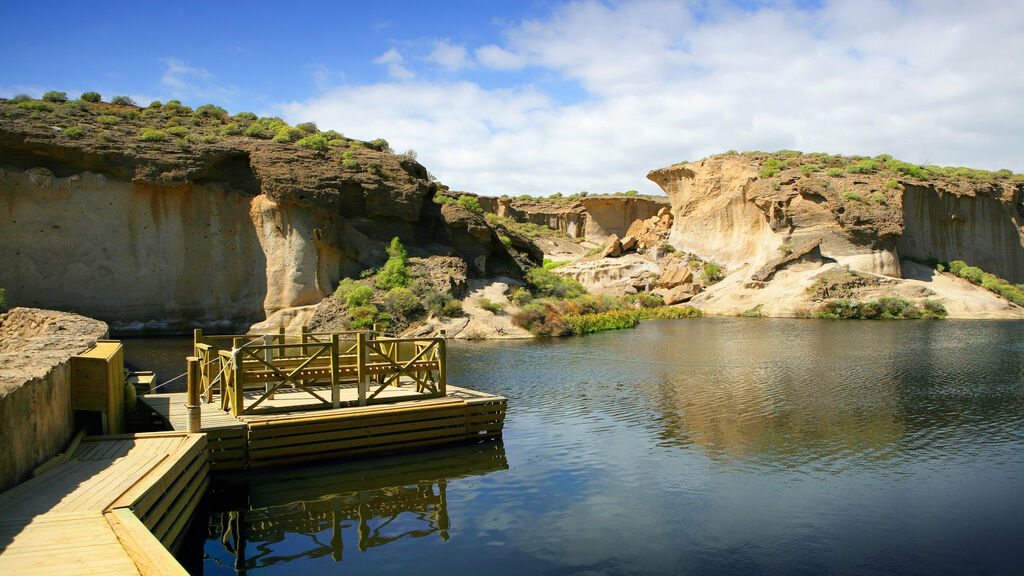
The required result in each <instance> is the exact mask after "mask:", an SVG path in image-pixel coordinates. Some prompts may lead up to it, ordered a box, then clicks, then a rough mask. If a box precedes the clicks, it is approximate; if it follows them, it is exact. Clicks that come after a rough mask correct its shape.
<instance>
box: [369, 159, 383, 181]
mask: <svg viewBox="0 0 1024 576" xmlns="http://www.w3.org/2000/svg"><path fill="white" fill-rule="evenodd" d="M366 171H367V172H369V173H370V174H373V175H374V176H380V177H381V178H386V177H387V176H388V174H387V172H385V171H384V168H382V167H381V165H380V164H379V163H378V162H370V163H369V164H367V165H366Z"/></svg>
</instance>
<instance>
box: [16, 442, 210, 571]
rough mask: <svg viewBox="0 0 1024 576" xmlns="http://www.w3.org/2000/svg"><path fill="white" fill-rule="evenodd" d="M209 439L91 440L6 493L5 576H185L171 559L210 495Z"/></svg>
mask: <svg viewBox="0 0 1024 576" xmlns="http://www.w3.org/2000/svg"><path fill="white" fill-rule="evenodd" d="M205 448H206V439H205V437H204V436H202V435H199V434H191V435H190V434H183V433H155V434H138V435H120V436H105V437H96V438H90V437H87V438H85V439H84V440H83V441H82V443H81V444H80V445H79V446H78V448H77V449H76V450H75V452H74V453H73V454H72V455H71V456H70V457H69V459H68V460H67V461H66V462H63V463H61V464H59V465H57V466H55V467H53V468H51V469H50V470H48V471H47V472H45V473H44V474H42V475H40V476H38V477H36V478H32V479H31V480H29V481H27V482H24V483H22V484H19V485H18V486H15V487H14V488H12V489H10V490H8V491H7V492H4V493H2V494H0V573H3V574H62V575H64V574H104V575H107V576H113V575H119V574H144V575H148V574H185V572H184V570H183V569H181V567H180V565H179V564H178V563H177V561H176V560H175V559H174V557H173V556H172V555H171V553H170V552H169V549H171V550H173V549H174V547H175V546H176V545H177V543H178V541H179V539H180V536H181V535H182V533H183V532H184V530H185V528H186V527H187V525H188V522H189V520H190V519H191V517H192V514H193V512H194V511H195V508H196V506H197V505H198V503H199V500H200V499H201V498H202V495H203V493H204V492H205V490H206V486H207V483H208V482H209V479H208V473H207V472H208V465H207V463H206V457H205Z"/></svg>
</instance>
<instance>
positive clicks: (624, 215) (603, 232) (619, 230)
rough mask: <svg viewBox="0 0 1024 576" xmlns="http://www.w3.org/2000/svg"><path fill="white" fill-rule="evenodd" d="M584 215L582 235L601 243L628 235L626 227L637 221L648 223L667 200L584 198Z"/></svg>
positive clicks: (630, 197) (623, 197) (618, 197)
mask: <svg viewBox="0 0 1024 576" xmlns="http://www.w3.org/2000/svg"><path fill="white" fill-rule="evenodd" d="M582 204H583V210H584V211H585V212H586V214H587V228H586V233H585V236H586V238H587V240H590V241H593V242H603V241H604V240H605V238H607V237H608V236H611V235H612V234H615V235H617V236H620V237H622V236H628V235H629V234H628V232H627V231H628V230H629V227H630V226H631V225H632V224H633V223H634V222H635V221H637V220H641V221H643V220H647V219H649V218H652V217H655V216H657V215H658V212H659V211H661V209H662V208H667V207H668V199H666V198H657V197H652V198H648V197H642V196H587V197H584V198H583V200H582Z"/></svg>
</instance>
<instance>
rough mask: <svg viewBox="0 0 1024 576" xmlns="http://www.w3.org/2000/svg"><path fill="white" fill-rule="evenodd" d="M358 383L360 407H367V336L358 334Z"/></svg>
mask: <svg viewBox="0 0 1024 576" xmlns="http://www.w3.org/2000/svg"><path fill="white" fill-rule="evenodd" d="M356 382H357V383H358V385H359V405H360V406H366V389H367V387H369V384H370V375H369V374H367V373H366V334H365V333H363V332H360V333H359V334H356Z"/></svg>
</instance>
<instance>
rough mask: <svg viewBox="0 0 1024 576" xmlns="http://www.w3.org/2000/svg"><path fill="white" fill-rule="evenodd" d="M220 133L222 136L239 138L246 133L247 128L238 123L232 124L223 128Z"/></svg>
mask: <svg viewBox="0 0 1024 576" xmlns="http://www.w3.org/2000/svg"><path fill="white" fill-rule="evenodd" d="M220 133H221V135H222V136H238V135H239V134H244V133H245V127H243V126H242V125H241V124H239V123H238V122H232V123H230V124H227V125H225V126H224V127H223V128H221V129H220Z"/></svg>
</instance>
